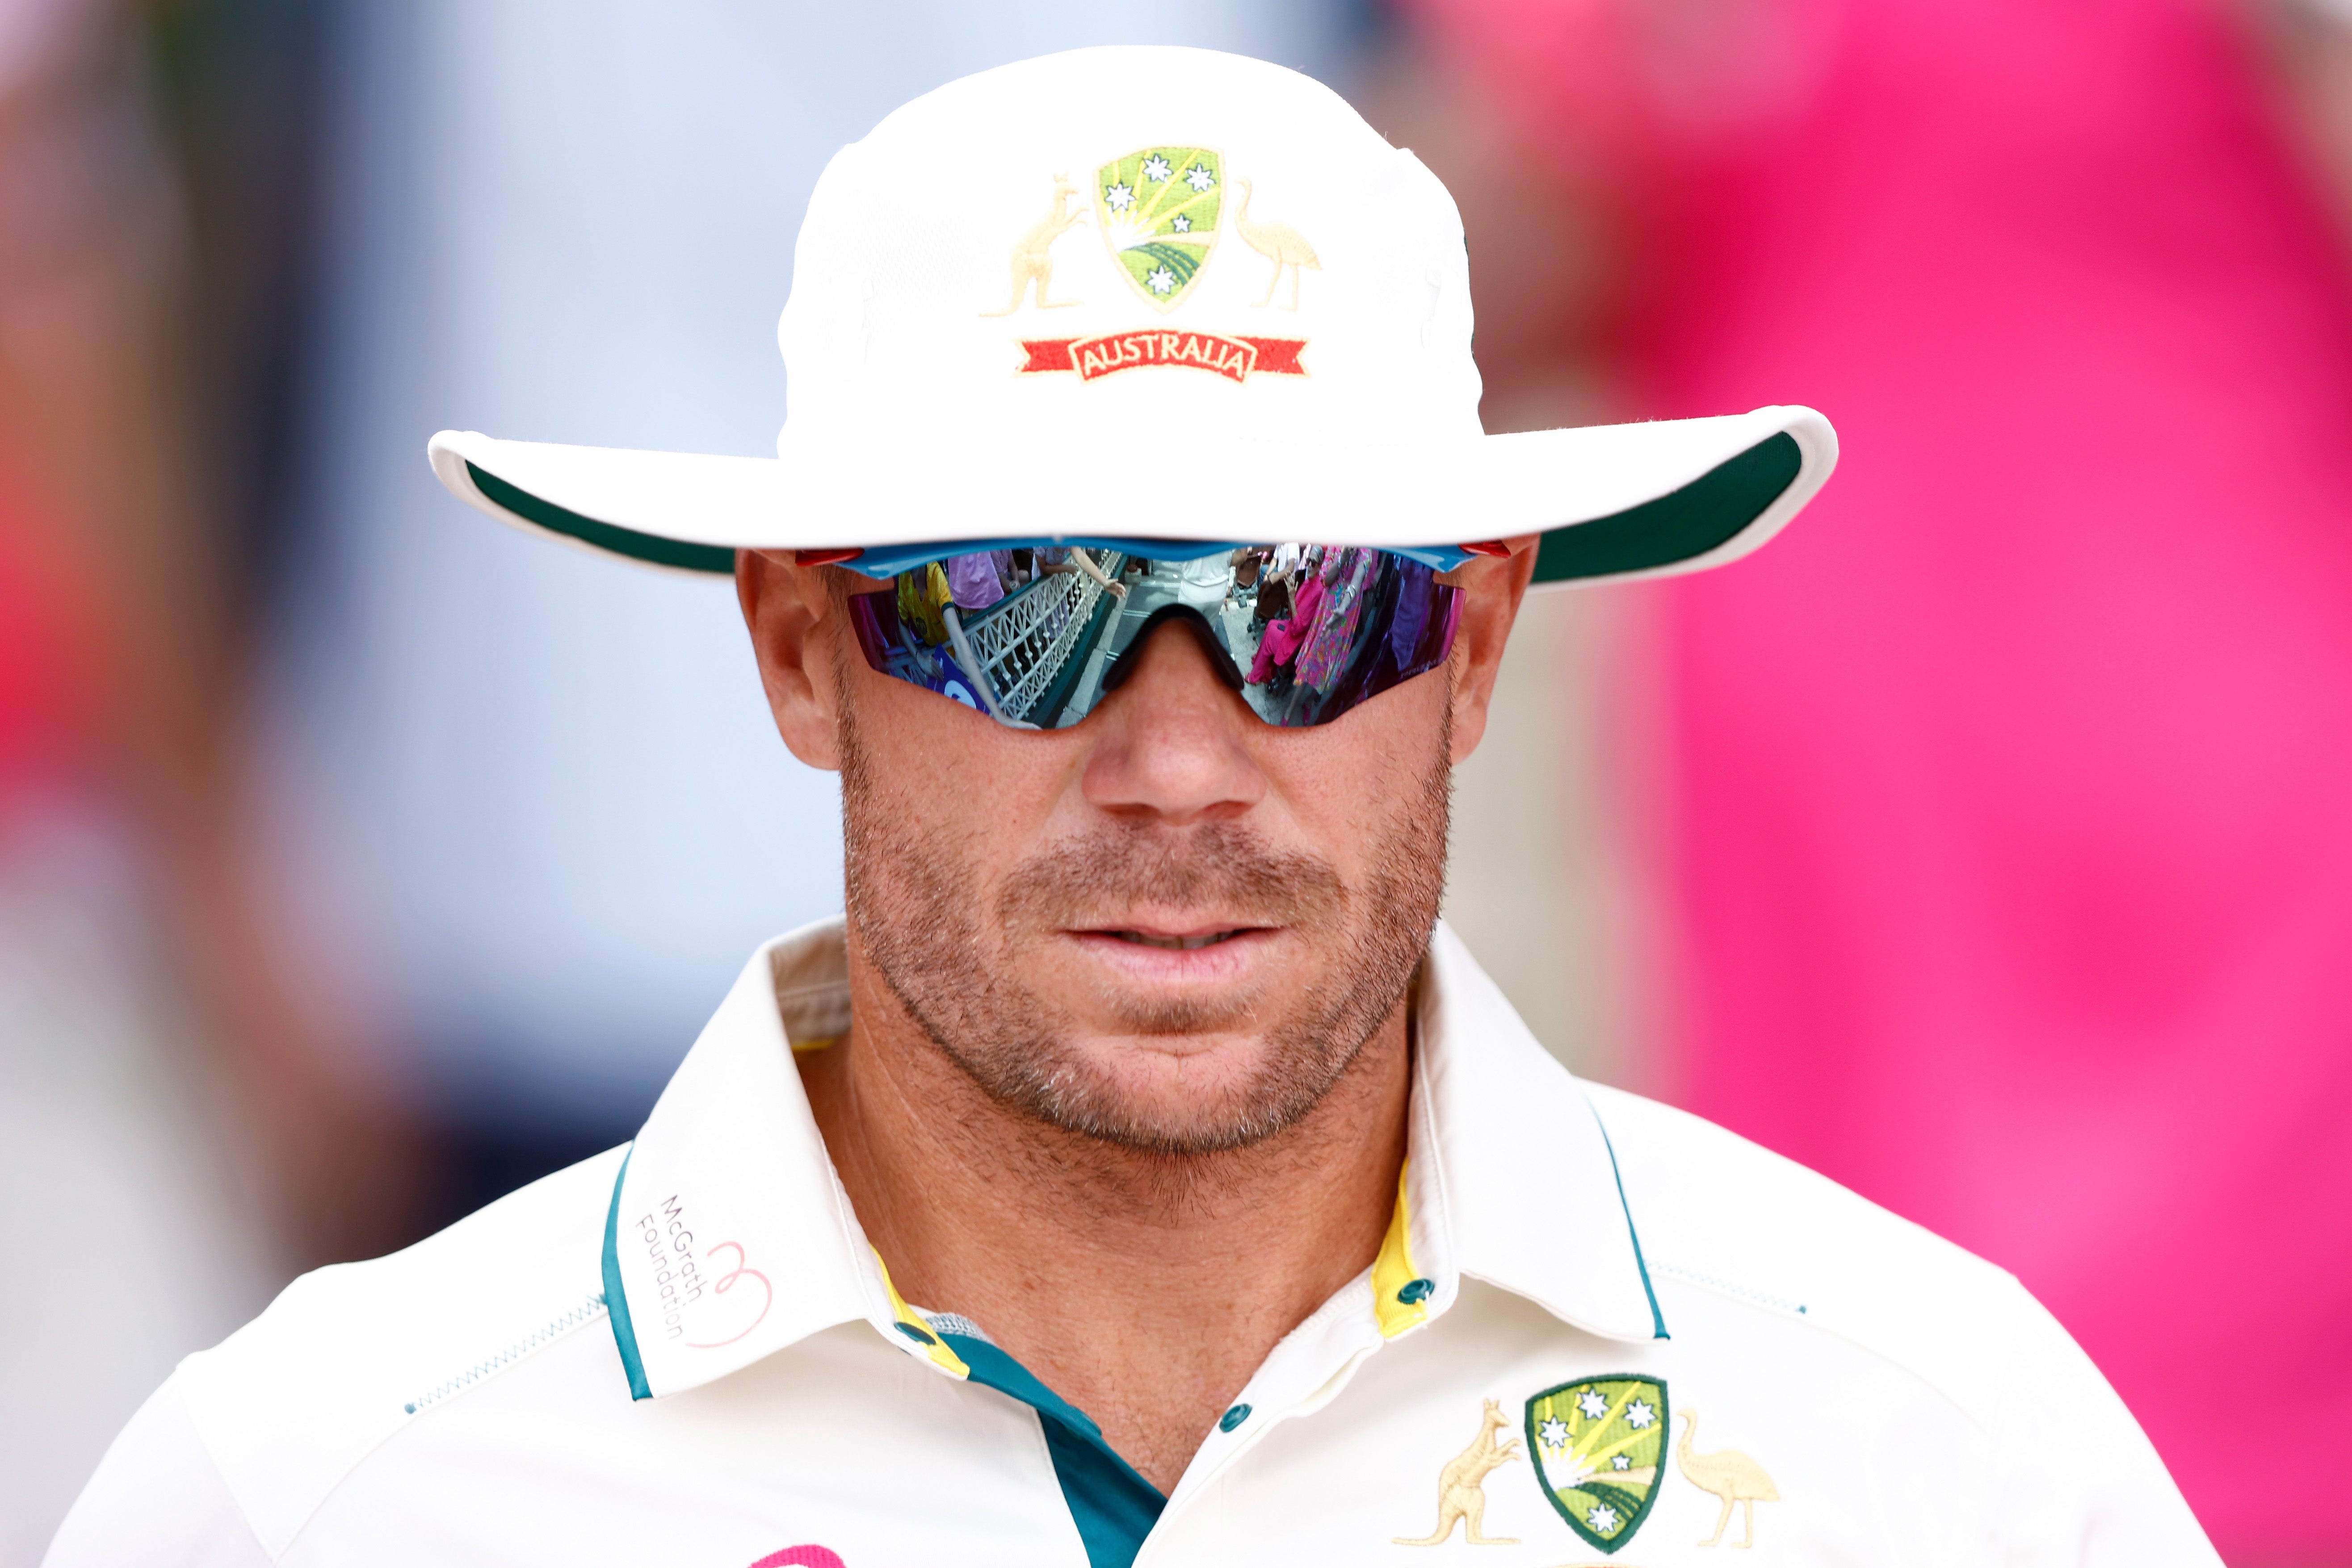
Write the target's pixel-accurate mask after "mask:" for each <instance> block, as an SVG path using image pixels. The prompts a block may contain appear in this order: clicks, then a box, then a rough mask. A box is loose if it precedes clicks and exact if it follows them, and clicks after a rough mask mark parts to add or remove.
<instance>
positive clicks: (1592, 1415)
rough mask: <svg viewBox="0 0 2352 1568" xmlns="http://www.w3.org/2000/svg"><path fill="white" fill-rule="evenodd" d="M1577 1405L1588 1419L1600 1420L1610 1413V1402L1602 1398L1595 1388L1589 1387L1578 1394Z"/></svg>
mask: <svg viewBox="0 0 2352 1568" xmlns="http://www.w3.org/2000/svg"><path fill="white" fill-rule="evenodd" d="M1576 1407H1577V1408H1578V1409H1579V1410H1581V1411H1583V1412H1584V1418H1585V1419H1586V1420H1588V1421H1598V1420H1600V1419H1601V1417H1602V1416H1603V1415H1608V1414H1609V1402H1608V1401H1607V1400H1605V1399H1603V1398H1601V1394H1600V1393H1599V1391H1597V1390H1595V1389H1590V1388H1588V1389H1586V1390H1585V1391H1584V1392H1583V1393H1581V1394H1578V1395H1577V1396H1576Z"/></svg>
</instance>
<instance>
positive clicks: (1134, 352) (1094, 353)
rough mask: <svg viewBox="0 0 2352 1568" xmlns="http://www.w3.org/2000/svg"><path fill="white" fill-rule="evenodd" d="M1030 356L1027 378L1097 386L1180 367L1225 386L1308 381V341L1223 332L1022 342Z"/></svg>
mask: <svg viewBox="0 0 2352 1568" xmlns="http://www.w3.org/2000/svg"><path fill="white" fill-rule="evenodd" d="M1021 347H1022V351H1023V352H1024V353H1025V354H1026V355H1027V356H1028V357H1027V359H1026V360H1024V362H1023V363H1022V365H1021V369H1020V373H1019V374H1023V375H1035V374H1041V373H1045V372H1050V371H1064V370H1066V371H1075V372H1076V373H1077V377H1078V379H1079V380H1080V381H1099V380H1101V379H1102V378H1103V377H1104V376H1107V375H1116V374H1118V373H1119V372H1120V371H1123V370H1139V369H1140V368H1142V367H1143V366H1145V365H1155V364H1160V365H1178V366H1183V367H1186V368H1189V369H1192V370H1205V371H1207V372H1209V373H1210V374H1213V375H1222V376H1223V377H1224V378H1225V379H1226V380H1227V381H1234V382H1241V381H1247V380H1248V379H1249V378H1250V376H1251V374H1253V373H1255V374H1259V375H1305V374H1307V367H1306V366H1305V365H1303V364H1300V363H1298V355H1299V352H1300V351H1301V350H1303V349H1305V348H1306V347H1307V340H1306V339H1305V338H1240V337H1227V336H1226V335H1225V334H1223V332H1196V331H1178V330H1171V329H1166V328H1150V329H1145V330H1143V331H1132V332H1105V333H1103V334H1102V335H1100V336H1099V337H1092V338H1024V339H1022V340H1021Z"/></svg>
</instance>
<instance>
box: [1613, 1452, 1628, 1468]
mask: <svg viewBox="0 0 2352 1568" xmlns="http://www.w3.org/2000/svg"><path fill="white" fill-rule="evenodd" d="M1609 1462H1610V1464H1612V1465H1613V1466H1615V1467H1616V1468H1618V1469H1621V1470H1630V1469H1632V1468H1633V1460H1631V1459H1629V1458H1626V1457H1625V1456H1624V1455H1622V1454H1620V1455H1618V1456H1617V1457H1616V1458H1613V1459H1612V1460H1610V1461H1609Z"/></svg>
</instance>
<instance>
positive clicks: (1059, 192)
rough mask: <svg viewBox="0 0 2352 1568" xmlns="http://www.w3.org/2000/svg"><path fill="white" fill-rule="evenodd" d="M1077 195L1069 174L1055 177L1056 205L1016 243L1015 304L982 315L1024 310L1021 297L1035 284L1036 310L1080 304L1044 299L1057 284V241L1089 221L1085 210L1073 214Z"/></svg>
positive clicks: (1012, 302) (1014, 256)
mask: <svg viewBox="0 0 2352 1568" xmlns="http://www.w3.org/2000/svg"><path fill="white" fill-rule="evenodd" d="M1077 194H1078V187H1077V186H1076V185H1074V184H1070V176H1069V175H1067V174H1056V175H1055V176H1054V205H1052V206H1050V207H1047V208H1046V209H1045V216H1044V217H1041V218H1039V219H1038V220H1037V225H1036V226H1035V227H1034V228H1032V229H1031V230H1030V231H1029V232H1028V233H1027V234H1024V235H1023V236H1022V237H1020V239H1019V240H1018V241H1016V242H1015V243H1014V244H1013V299H1012V301H1011V302H1010V303H1008V304H1007V305H1006V306H1005V307H1004V309H1003V310H982V312H981V314H982V316H1009V315H1011V314H1013V311H1015V310H1019V309H1021V297H1022V296H1023V295H1024V294H1025V293H1027V292H1028V291H1029V285H1030V284H1032V283H1034V284H1035V285H1036V286H1037V308H1038V309H1039V310H1060V309H1062V308H1063V307H1064V306H1066V305H1075V304H1076V303H1078V301H1077V300H1049V299H1047V298H1046V297H1045V295H1046V292H1047V290H1049V289H1051V288H1052V287H1053V285H1054V242H1055V240H1057V239H1059V238H1061V237H1062V236H1064V235H1065V234H1067V233H1068V232H1069V231H1070V230H1071V229H1072V228H1075V227H1076V226H1078V225H1079V224H1082V223H1084V222H1086V221H1087V209H1086V208H1084V207H1080V208H1079V209H1078V210H1077V211H1076V212H1072V211H1070V198H1071V197H1072V196H1075V195H1077Z"/></svg>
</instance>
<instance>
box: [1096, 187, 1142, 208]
mask: <svg viewBox="0 0 2352 1568" xmlns="http://www.w3.org/2000/svg"><path fill="white" fill-rule="evenodd" d="M1103 202H1104V204H1105V205H1108V207H1109V208H1110V210H1111V211H1113V212H1115V213H1123V212H1125V211H1126V210H1127V209H1128V208H1129V207H1131V206H1133V205H1135V187H1134V186H1133V185H1113V186H1111V187H1110V188H1109V189H1108V190H1107V191H1105V192H1103Z"/></svg>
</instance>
